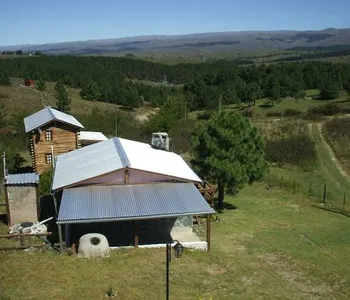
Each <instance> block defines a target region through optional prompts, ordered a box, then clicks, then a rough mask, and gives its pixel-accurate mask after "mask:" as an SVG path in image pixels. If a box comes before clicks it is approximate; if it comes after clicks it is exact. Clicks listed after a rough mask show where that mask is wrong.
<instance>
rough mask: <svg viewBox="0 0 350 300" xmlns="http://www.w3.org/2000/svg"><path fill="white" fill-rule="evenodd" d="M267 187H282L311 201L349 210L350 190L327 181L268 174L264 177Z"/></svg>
mask: <svg viewBox="0 0 350 300" xmlns="http://www.w3.org/2000/svg"><path fill="white" fill-rule="evenodd" d="M264 182H265V184H266V187H267V188H268V189H276V188H277V189H281V190H282V189H283V190H287V191H290V192H291V193H292V194H304V195H307V196H308V197H309V199H310V201H311V202H313V203H315V204H316V203H318V204H324V205H327V206H332V207H334V208H337V209H341V210H343V211H347V212H350V203H349V202H350V191H349V190H347V189H346V188H344V187H342V186H341V185H336V186H335V185H334V184H331V183H329V182H319V181H312V179H311V180H310V181H307V180H303V181H301V180H299V179H291V178H286V179H284V178H283V175H280V176H276V175H269V176H267V177H266V178H265V179H264Z"/></svg>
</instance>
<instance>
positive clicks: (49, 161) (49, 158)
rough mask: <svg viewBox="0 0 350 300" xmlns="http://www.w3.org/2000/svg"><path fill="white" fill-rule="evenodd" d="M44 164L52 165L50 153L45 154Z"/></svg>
mask: <svg viewBox="0 0 350 300" xmlns="http://www.w3.org/2000/svg"><path fill="white" fill-rule="evenodd" d="M46 163H47V164H52V154H51V153H46Z"/></svg>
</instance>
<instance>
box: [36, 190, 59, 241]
mask: <svg viewBox="0 0 350 300" xmlns="http://www.w3.org/2000/svg"><path fill="white" fill-rule="evenodd" d="M39 202H40V216H39V221H43V220H45V219H48V218H51V217H54V218H53V219H51V220H50V221H48V222H46V223H45V225H46V226H47V231H48V232H52V234H51V235H49V236H48V237H47V239H48V241H49V242H51V243H57V242H58V241H59V239H58V227H57V224H56V211H55V205H54V202H53V197H52V196H51V195H45V196H42V197H40V200H39Z"/></svg>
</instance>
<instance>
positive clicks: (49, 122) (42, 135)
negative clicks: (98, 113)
mask: <svg viewBox="0 0 350 300" xmlns="http://www.w3.org/2000/svg"><path fill="white" fill-rule="evenodd" d="M24 126H25V131H26V133H27V135H28V140H29V152H30V156H31V159H32V168H33V171H34V172H37V173H39V174H41V173H43V172H44V171H45V170H47V169H49V168H50V167H51V166H52V165H53V162H54V157H55V156H57V155H60V154H63V153H66V152H70V151H73V150H76V149H78V148H80V147H81V145H80V140H79V132H80V130H81V129H82V128H84V126H83V125H82V124H81V123H80V122H79V121H78V120H77V119H76V118H74V117H73V116H71V115H68V114H66V113H63V112H61V111H58V110H56V109H53V108H51V107H45V108H43V109H42V110H40V111H38V112H36V113H34V114H32V115H30V116H28V117H26V118H24Z"/></svg>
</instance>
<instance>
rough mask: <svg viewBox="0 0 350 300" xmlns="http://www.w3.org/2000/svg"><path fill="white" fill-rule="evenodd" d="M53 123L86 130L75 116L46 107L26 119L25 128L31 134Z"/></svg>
mask: <svg viewBox="0 0 350 300" xmlns="http://www.w3.org/2000/svg"><path fill="white" fill-rule="evenodd" d="M52 121H60V122H63V123H66V124H70V125H73V126H75V127H78V128H84V126H83V125H82V124H81V123H80V122H79V121H78V120H77V119H76V118H74V117H73V116H71V115H68V114H66V113H63V112H61V111H59V110H56V109H54V108H51V107H45V108H43V109H42V110H39V111H38V112H36V113H35V114H32V115H30V116H28V117H26V118H24V127H25V130H26V132H30V131H32V130H34V129H37V128H39V127H41V126H43V125H45V124H47V123H50V122H52Z"/></svg>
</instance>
